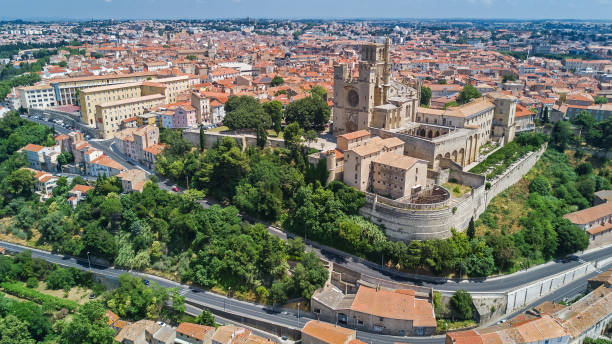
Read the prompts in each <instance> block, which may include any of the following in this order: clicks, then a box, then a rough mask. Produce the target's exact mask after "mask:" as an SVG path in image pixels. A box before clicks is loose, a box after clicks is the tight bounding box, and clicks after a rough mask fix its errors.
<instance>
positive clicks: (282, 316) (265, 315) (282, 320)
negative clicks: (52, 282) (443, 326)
mask: <svg viewBox="0 0 612 344" xmlns="http://www.w3.org/2000/svg"><path fill="white" fill-rule="evenodd" d="M0 247H3V248H5V249H6V250H7V251H11V252H21V251H23V250H31V251H32V257H36V258H41V259H44V260H46V261H49V262H52V263H55V264H59V265H62V266H70V267H75V268H79V269H82V270H90V269H89V266H88V265H89V264H88V262H87V259H81V258H74V257H70V256H65V255H56V254H52V253H49V252H46V251H42V250H37V249H31V248H27V247H24V246H20V245H16V244H12V243H7V242H4V241H0ZM90 271H92V272H96V273H98V274H100V275H103V276H106V277H108V278H111V279H116V278H118V277H119V275H121V274H123V273H130V274H132V275H135V276H140V277H143V278H146V279H148V280H150V281H155V282H156V283H158V284H159V285H160V286H162V287H165V288H174V287H176V288H179V293H180V294H182V295H184V296H185V298H186V299H188V300H191V301H194V302H197V303H198V304H201V305H203V306H206V307H210V308H217V309H219V310H223V309H225V310H226V311H228V312H231V313H233V314H236V315H242V316H245V317H249V318H256V319H265V320H267V321H269V322H274V323H278V324H281V325H284V326H287V327H291V328H300V329H301V328H302V327H303V326H304V324H305V323H306V322H307V321H308V320H310V318H306V317H303V316H300V318H299V319H298V317H297V314H294V313H289V312H277V311H274V310H272V309H271V308H270V307H268V306H262V305H258V304H254V303H250V302H244V301H239V300H235V299H232V298H227V297H225V296H222V295H218V294H214V293H211V292H208V291H204V290H202V289H200V288H195V287H191V286H187V285H184V284H180V283H177V282H174V281H169V280H166V279H163V278H160V277H156V276H150V275H146V274H142V273H139V272H134V271H127V270H123V269H115V268H107V267H102V266H97V265H92V266H91V270H90ZM357 337H358V338H360V339H361V340H363V341H365V342H368V343H370V342H372V343H381V344H392V343H396V342H402V343H419V344H421V343H423V344H425V343H443V342H444V339H443V338H442V337H438V338H432V337H427V338H406V337H395V336H383V335H377V334H374V333H367V332H358V335H357Z"/></svg>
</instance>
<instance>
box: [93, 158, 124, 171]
mask: <svg viewBox="0 0 612 344" xmlns="http://www.w3.org/2000/svg"><path fill="white" fill-rule="evenodd" d="M90 164H96V165H101V166H105V167H109V168H113V169H116V170H123V169H124V168H125V167H123V165H121V164H120V163H118V162H116V161H115V160H113V159H112V158H111V157H109V156H106V155H104V154H102V155H101V156H99V157H98V158H96V159H94V160H92V161H91V162H90Z"/></svg>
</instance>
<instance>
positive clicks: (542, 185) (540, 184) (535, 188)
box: [529, 175, 551, 196]
mask: <svg viewBox="0 0 612 344" xmlns="http://www.w3.org/2000/svg"><path fill="white" fill-rule="evenodd" d="M529 192H532V193H537V194H540V195H542V196H546V195H550V193H551V188H550V183H549V182H548V179H547V178H546V177H544V176H542V175H538V176H536V177H535V178H534V179H533V180H532V181H531V183H529Z"/></svg>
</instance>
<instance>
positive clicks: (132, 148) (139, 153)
mask: <svg viewBox="0 0 612 344" xmlns="http://www.w3.org/2000/svg"><path fill="white" fill-rule="evenodd" d="M114 139H115V142H116V146H117V147H118V149H119V151H120V152H121V153H122V154H124V155H126V156H127V157H128V158H130V159H132V160H134V161H138V162H143V161H144V155H145V154H144V152H145V149H146V148H148V147H151V146H155V145H157V144H158V143H159V128H158V127H156V126H154V125H147V126H145V127H141V128H128V129H124V130H121V131H120V132H118V133H117V134H116V135H115V138H114Z"/></svg>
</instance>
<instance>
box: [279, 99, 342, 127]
mask: <svg viewBox="0 0 612 344" xmlns="http://www.w3.org/2000/svg"><path fill="white" fill-rule="evenodd" d="M330 115H331V109H330V107H329V105H328V104H327V101H325V100H324V99H322V98H321V97H318V96H310V97H306V98H302V99H300V100H297V101H294V102H292V103H290V104H289V105H287V108H286V109H285V121H286V122H287V123H299V125H300V127H302V128H304V129H311V128H314V129H322V128H323V127H324V125H325V124H326V123H327V122H328V121H329V117H330Z"/></svg>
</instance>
